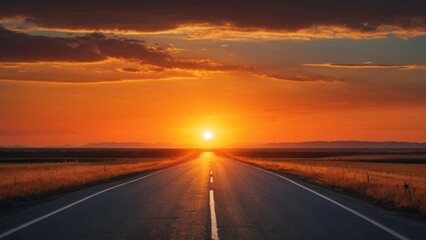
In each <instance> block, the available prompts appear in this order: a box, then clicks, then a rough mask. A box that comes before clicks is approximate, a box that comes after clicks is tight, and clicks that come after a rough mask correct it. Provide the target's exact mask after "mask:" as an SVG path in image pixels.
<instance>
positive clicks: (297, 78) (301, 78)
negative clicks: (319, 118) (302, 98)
mask: <svg viewBox="0 0 426 240" xmlns="http://www.w3.org/2000/svg"><path fill="white" fill-rule="evenodd" d="M256 75H257V76H258V77H260V78H263V79H269V80H279V81H290V82H302V83H303V82H305V83H310V82H312V83H314V82H322V83H338V82H343V80H341V79H336V78H332V77H325V76H321V75H306V74H305V75H285V74H256Z"/></svg>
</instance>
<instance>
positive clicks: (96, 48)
mask: <svg viewBox="0 0 426 240" xmlns="http://www.w3.org/2000/svg"><path fill="white" fill-rule="evenodd" d="M108 58H117V59H125V60H131V61H135V62H138V63H140V64H148V65H154V66H157V67H158V68H160V69H173V68H179V69H194V70H207V71H234V70H241V69H246V68H247V67H245V66H239V65H225V64H219V63H214V62H211V61H209V60H194V59H189V60H178V59H174V58H173V57H172V56H170V55H169V54H167V53H165V52H163V51H162V49H161V48H152V47H147V46H145V45H144V44H143V42H142V41H138V40H133V39H128V38H121V37H120V38H119V37H116V38H111V37H107V36H105V35H103V34H101V33H91V34H86V35H84V36H80V37H69V38H64V37H46V36H32V35H28V34H25V33H18V32H13V31H10V30H8V29H6V28H4V27H1V26H0V62H96V61H102V60H106V59H108Z"/></svg>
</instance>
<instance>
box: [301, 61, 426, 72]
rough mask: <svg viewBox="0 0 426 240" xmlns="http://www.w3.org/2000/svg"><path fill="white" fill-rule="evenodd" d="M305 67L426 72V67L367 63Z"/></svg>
mask: <svg viewBox="0 0 426 240" xmlns="http://www.w3.org/2000/svg"><path fill="white" fill-rule="evenodd" d="M304 66H310V67H327V68H354V69H400V70H426V65H416V64H409V65H390V64H373V63H371V62H366V63H362V64H345V63H308V64H304Z"/></svg>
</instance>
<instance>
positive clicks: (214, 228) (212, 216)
mask: <svg viewBox="0 0 426 240" xmlns="http://www.w3.org/2000/svg"><path fill="white" fill-rule="evenodd" d="M210 220H211V223H212V225H211V229H212V235H211V238H212V239H213V240H219V235H218V233H217V230H218V229H217V220H216V210H215V206H214V195H213V190H210Z"/></svg>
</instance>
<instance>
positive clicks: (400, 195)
mask: <svg viewBox="0 0 426 240" xmlns="http://www.w3.org/2000/svg"><path fill="white" fill-rule="evenodd" d="M222 154H225V155H227V156H228V157H231V158H233V159H235V160H238V161H242V162H245V163H248V164H252V165H255V166H258V167H261V168H264V169H268V170H273V171H278V172H285V173H289V174H292V175H295V176H298V177H301V178H304V179H306V180H307V181H310V182H313V183H316V184H319V185H323V186H326V187H329V188H332V189H335V190H339V191H343V192H346V193H350V194H352V195H356V196H359V197H361V198H363V199H366V200H369V201H372V202H374V203H377V204H379V205H382V206H386V207H390V208H393V209H400V210H404V211H407V212H409V213H414V214H419V215H421V216H422V217H425V216H426V175H425V172H426V165H425V164H387V163H373V162H347V161H346V162H344V161H319V160H288V159H267V158H250V157H241V156H235V155H231V154H229V153H226V152H225V153H223V152H222Z"/></svg>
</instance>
